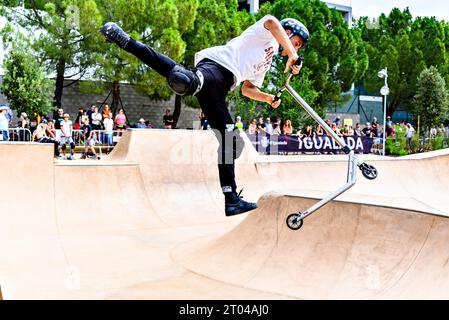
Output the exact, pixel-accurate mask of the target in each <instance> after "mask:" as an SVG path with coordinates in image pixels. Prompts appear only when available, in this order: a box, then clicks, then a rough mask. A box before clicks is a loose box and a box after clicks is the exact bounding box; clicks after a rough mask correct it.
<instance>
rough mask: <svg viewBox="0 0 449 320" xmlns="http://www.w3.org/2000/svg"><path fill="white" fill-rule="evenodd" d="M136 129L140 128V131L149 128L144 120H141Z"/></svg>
mask: <svg viewBox="0 0 449 320" xmlns="http://www.w3.org/2000/svg"><path fill="white" fill-rule="evenodd" d="M136 128H138V129H146V128H147V125H146V123H145V119H144V118H140V119H139V122H138V123H137V124H136Z"/></svg>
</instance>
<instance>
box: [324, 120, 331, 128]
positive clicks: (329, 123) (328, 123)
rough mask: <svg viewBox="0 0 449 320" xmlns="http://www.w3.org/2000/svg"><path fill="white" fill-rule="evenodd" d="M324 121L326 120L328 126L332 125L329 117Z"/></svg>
mask: <svg viewBox="0 0 449 320" xmlns="http://www.w3.org/2000/svg"><path fill="white" fill-rule="evenodd" d="M324 122H326V124H327V125H328V126H329V128H331V127H332V123H331V121H330V120H329V119H326V120H325V121H324Z"/></svg>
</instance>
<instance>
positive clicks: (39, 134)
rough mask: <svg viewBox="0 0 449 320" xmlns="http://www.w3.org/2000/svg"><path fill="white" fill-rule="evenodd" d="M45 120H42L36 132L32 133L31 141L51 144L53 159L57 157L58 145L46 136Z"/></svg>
mask: <svg viewBox="0 0 449 320" xmlns="http://www.w3.org/2000/svg"><path fill="white" fill-rule="evenodd" d="M47 123H48V122H47V120H45V119H44V120H42V122H41V123H40V124H39V125H38V126H37V128H36V130H35V131H34V132H33V136H32V141H36V142H39V143H52V144H53V154H54V157H55V158H57V157H59V143H58V141H56V140H55V139H52V138H50V137H48V136H47V134H46V132H47Z"/></svg>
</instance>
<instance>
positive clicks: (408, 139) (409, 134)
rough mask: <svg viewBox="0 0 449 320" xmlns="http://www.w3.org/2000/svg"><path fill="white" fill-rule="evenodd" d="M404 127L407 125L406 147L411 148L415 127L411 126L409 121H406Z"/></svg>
mask: <svg viewBox="0 0 449 320" xmlns="http://www.w3.org/2000/svg"><path fill="white" fill-rule="evenodd" d="M406 127H407V130H406V132H405V137H406V143H407V148H408V149H411V147H412V138H413V132H415V129H414V128H413V127H412V125H411V124H410V123H407V125H406Z"/></svg>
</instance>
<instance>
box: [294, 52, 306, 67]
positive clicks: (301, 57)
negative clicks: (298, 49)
mask: <svg viewBox="0 0 449 320" xmlns="http://www.w3.org/2000/svg"><path fill="white" fill-rule="evenodd" d="M303 61H304V56H303V55H302V54H301V55H300V56H299V57H298V59H297V60H296V61H295V63H294V65H295V66H300V65H301V63H302V62H303Z"/></svg>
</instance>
